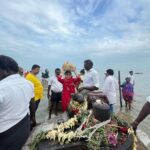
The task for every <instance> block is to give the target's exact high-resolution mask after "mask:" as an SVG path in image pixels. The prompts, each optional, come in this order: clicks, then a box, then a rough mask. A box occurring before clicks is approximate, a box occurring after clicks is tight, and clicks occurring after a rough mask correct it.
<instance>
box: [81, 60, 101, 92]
mask: <svg viewBox="0 0 150 150" xmlns="http://www.w3.org/2000/svg"><path fill="white" fill-rule="evenodd" d="M84 69H85V70H86V72H85V75H84V80H83V87H81V88H79V92H81V91H83V90H88V91H94V90H98V89H99V74H98V72H97V71H96V70H95V69H94V68H93V62H92V61H91V60H89V59H87V60H85V61H84Z"/></svg>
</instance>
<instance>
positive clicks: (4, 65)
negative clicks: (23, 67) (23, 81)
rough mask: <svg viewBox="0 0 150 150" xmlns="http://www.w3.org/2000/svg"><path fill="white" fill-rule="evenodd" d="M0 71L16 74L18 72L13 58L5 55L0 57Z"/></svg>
mask: <svg viewBox="0 0 150 150" xmlns="http://www.w3.org/2000/svg"><path fill="white" fill-rule="evenodd" d="M0 69H2V70H6V71H7V72H13V73H18V71H19V67H18V64H17V62H16V61H15V60H14V59H13V58H11V57H9V56H5V55H0Z"/></svg>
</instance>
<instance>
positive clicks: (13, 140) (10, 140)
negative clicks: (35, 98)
mask: <svg viewBox="0 0 150 150" xmlns="http://www.w3.org/2000/svg"><path fill="white" fill-rule="evenodd" d="M29 133H30V118H29V115H26V116H25V117H24V118H23V119H22V120H21V121H20V122H19V123H17V124H16V125H15V126H13V127H11V128H10V129H8V130H7V131H5V132H2V133H0V150H21V148H22V146H23V145H24V144H25V142H26V140H27V138H28V137H29Z"/></svg>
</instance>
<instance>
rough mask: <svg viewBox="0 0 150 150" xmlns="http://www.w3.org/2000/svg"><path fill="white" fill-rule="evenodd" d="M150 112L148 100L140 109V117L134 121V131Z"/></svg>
mask: <svg viewBox="0 0 150 150" xmlns="http://www.w3.org/2000/svg"><path fill="white" fill-rule="evenodd" d="M149 114H150V102H146V103H145V104H144V106H143V108H142V110H141V111H140V113H139V115H138V117H137V118H136V119H135V121H134V122H133V123H132V127H133V129H134V131H136V129H137V127H138V125H139V124H140V123H141V122H142V121H143V120H144V119H145V118H146V117H147V116H148V115H149Z"/></svg>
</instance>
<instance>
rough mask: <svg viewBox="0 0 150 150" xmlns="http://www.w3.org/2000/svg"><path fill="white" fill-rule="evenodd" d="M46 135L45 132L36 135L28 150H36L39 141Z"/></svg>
mask: <svg viewBox="0 0 150 150" xmlns="http://www.w3.org/2000/svg"><path fill="white" fill-rule="evenodd" d="M46 134H47V132H41V133H39V134H37V135H36V137H35V138H34V140H33V142H32V143H31V145H30V150H38V144H39V142H40V141H41V140H44V139H46Z"/></svg>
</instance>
